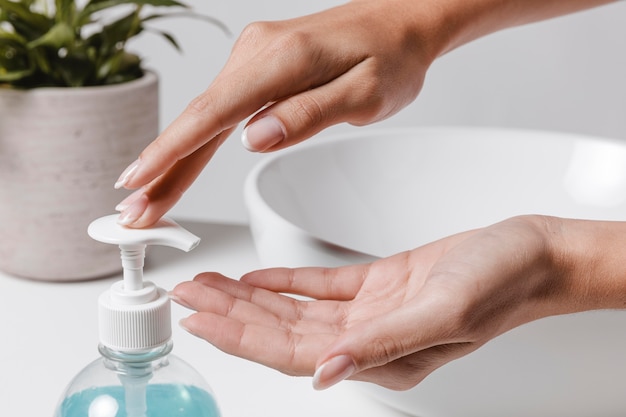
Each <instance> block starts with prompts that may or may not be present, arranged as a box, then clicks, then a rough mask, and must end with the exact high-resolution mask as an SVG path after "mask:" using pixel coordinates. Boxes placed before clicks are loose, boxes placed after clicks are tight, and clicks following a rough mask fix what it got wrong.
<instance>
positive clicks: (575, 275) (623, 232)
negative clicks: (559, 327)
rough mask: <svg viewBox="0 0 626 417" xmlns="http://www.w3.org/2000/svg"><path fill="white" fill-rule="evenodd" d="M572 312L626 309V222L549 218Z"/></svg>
mask: <svg viewBox="0 0 626 417" xmlns="http://www.w3.org/2000/svg"><path fill="white" fill-rule="evenodd" d="M546 222H547V224H550V232H551V233H552V238H551V242H552V246H551V247H552V253H553V259H554V260H555V262H556V270H558V271H560V272H559V273H561V274H563V279H564V282H566V283H567V284H566V285H565V286H564V296H566V297H567V298H568V299H569V302H568V305H569V310H571V311H567V312H577V311H585V310H597V309H619V308H624V307H626V222H613V221H592V220H575V219H559V218H547V220H546Z"/></svg>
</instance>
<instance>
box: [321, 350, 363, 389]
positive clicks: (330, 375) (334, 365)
mask: <svg viewBox="0 0 626 417" xmlns="http://www.w3.org/2000/svg"><path fill="white" fill-rule="evenodd" d="M354 371H356V365H355V364H354V361H353V360H352V358H351V357H350V356H348V355H340V356H335V357H334V358H331V359H329V360H328V361H326V362H324V363H323V364H321V365H320V366H319V367H318V368H317V369H316V370H315V374H314V375H313V388H315V389H316V390H324V389H326V388H329V387H332V386H333V385H335V384H337V383H339V382H341V381H343V380H344V379H346V378H348V377H350V376H351V375H353V374H354Z"/></svg>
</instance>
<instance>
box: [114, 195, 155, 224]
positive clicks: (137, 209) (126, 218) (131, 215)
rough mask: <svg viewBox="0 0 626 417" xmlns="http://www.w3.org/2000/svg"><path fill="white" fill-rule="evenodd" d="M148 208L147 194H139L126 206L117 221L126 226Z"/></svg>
mask: <svg viewBox="0 0 626 417" xmlns="http://www.w3.org/2000/svg"><path fill="white" fill-rule="evenodd" d="M146 208H148V196H147V195H145V194H141V195H140V196H139V197H138V198H137V199H136V200H135V201H133V203H132V204H131V205H130V206H128V207H126V209H125V210H123V211H122V212H121V213H120V216H119V217H118V218H117V223H118V224H121V225H122V226H128V225H129V224H132V223H134V222H136V221H137V219H139V218H140V217H141V215H142V214H143V213H144V211H146Z"/></svg>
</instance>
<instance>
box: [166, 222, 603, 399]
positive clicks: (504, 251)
mask: <svg viewBox="0 0 626 417" xmlns="http://www.w3.org/2000/svg"><path fill="white" fill-rule="evenodd" d="M572 222H573V221H572ZM570 223H571V222H570ZM567 224H569V223H568V222H565V221H564V220H562V219H556V218H549V217H540V216H524V217H516V218H512V219H509V220H506V221H504V222H501V223H498V224H495V225H492V226H490V227H487V228H484V229H479V230H474V231H469V232H465V233H461V234H458V235H454V236H451V237H448V238H445V239H442V240H439V241H436V242H433V243H431V244H428V245H425V246H422V247H420V248H417V249H414V250H411V251H408V252H404V253H400V254H397V255H395V256H392V257H389V258H385V259H381V260H378V261H375V262H373V263H370V264H365V265H353V266H346V267H340V268H334V269H328V268H298V269H284V268H278V269H267V270H260V271H256V272H252V273H249V274H247V275H245V276H243V277H242V278H241V280H239V281H237V280H232V279H229V278H227V277H224V276H222V275H220V274H217V273H204V274H200V275H199V276H197V277H196V278H195V279H194V280H193V281H192V282H185V283H181V284H179V285H178V286H177V287H176V288H175V289H174V290H173V291H172V297H173V299H174V300H176V301H177V302H179V303H181V304H183V305H185V306H187V307H189V308H191V309H193V310H196V311H197V312H196V313H194V314H192V315H191V316H190V317H188V318H186V319H184V320H183V321H182V322H181V325H182V326H183V327H184V328H185V329H187V330H188V331H189V332H191V333H192V334H194V335H197V336H199V337H201V338H204V339H206V340H207V341H208V342H210V343H212V344H213V345H215V346H217V347H218V348H219V349H221V350H223V351H225V352H227V353H230V354H233V355H237V356H240V357H243V358H246V359H249V360H252V361H255V362H259V363H261V364H264V365H266V366H269V367H272V368H275V369H277V370H279V371H281V372H284V373H286V374H289V375H313V374H315V378H314V386H316V387H317V388H319V389H322V388H326V387H328V386H330V385H333V384H335V383H337V382H339V381H341V380H343V379H346V378H350V379H354V380H362V381H369V382H373V383H376V384H379V385H382V386H385V387H388V388H392V389H408V388H410V387H412V386H414V385H416V384H417V383H419V382H420V381H421V380H423V379H424V378H425V377H426V376H427V375H428V374H429V373H430V372H432V371H433V370H435V369H437V368H438V367H440V366H442V365H444V364H445V363H447V362H449V361H451V360H453V359H455V358H459V357H461V356H463V355H466V354H468V353H469V352H472V351H474V350H475V349H477V348H478V347H480V346H482V345H483V344H484V343H486V342H487V341H489V340H490V339H492V338H494V337H496V336H498V335H499V334H501V333H503V332H505V331H507V330H509V329H512V328H514V327H516V326H518V325H520V324H522V323H526V322H529V321H532V320H535V319H537V318H540V317H545V316H549V315H554V314H562V313H568V312H573V311H579V310H582V309H585V308H590V307H597V306H596V305H591V304H590V303H591V302H590V301H589V300H587V301H584V302H583V301H581V300H582V298H581V297H577V296H575V294H585V295H587V296H589V297H590V296H591V294H593V291H591V290H590V289H589V288H587V287H586V285H587V284H586V283H587V282H588V280H583V279H579V278H576V277H577V276H578V275H577V273H576V270H577V269H576V268H574V267H573V266H572V265H573V264H574V263H572V264H570V262H569V261H568V259H570V257H569V256H565V255H564V253H565V252H569V251H573V252H577V251H576V250H573V249H572V246H575V245H572V244H569V243H567V244H565V245H563V242H564V241H565V240H564V239H563V235H564V232H563V230H565V229H567V227H565V226H564V225H567ZM607 230H608V229H607ZM585 233H586V232H585ZM582 241H584V240H582ZM562 247H567V248H568V249H567V250H566V251H562V250H561V249H559V248H562ZM555 248H557V249H555ZM586 252H588V251H586V250H581V251H580V253H582V254H584V253H586ZM577 255H579V254H578V253H577ZM583 258H584V259H587V258H586V256H579V257H578V258H577V259H583ZM574 259H576V258H574ZM586 272H589V271H587V270H586ZM598 282H601V280H598ZM287 294H297V295H300V296H304V297H305V298H302V297H291V296H289V295H287ZM597 299H598V300H602V299H603V296H598V297H597Z"/></svg>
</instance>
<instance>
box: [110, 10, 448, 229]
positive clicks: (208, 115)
mask: <svg viewBox="0 0 626 417" xmlns="http://www.w3.org/2000/svg"><path fill="white" fill-rule="evenodd" d="M413 3H414V2H406V1H402V0H400V1H398V0H385V1H380V0H355V1H352V2H350V3H347V4H345V5H342V6H339V7H336V8H333V9H329V10H326V11H323V12H320V13H317V14H313V15H309V16H305V17H300V18H295V19H291V20H285V21H277V22H257V23H253V24H250V25H249V26H248V27H246V28H245V30H244V31H243V32H242V34H241V35H240V37H239V39H238V40H237V41H236V43H235V45H234V47H233V50H232V53H231V56H230V58H229V60H228V61H227V62H226V64H225V66H224V68H223V69H222V71H221V72H220V73H219V74H218V76H217V77H216V78H215V80H214V81H213V82H212V83H211V85H210V86H209V87H208V88H207V89H206V90H205V91H204V92H203V93H202V94H200V95H199V96H198V97H197V98H195V99H194V100H193V101H192V102H191V103H190V104H189V106H188V107H187V108H186V109H185V111H184V112H183V113H182V114H181V115H180V116H179V117H178V118H177V119H176V120H175V121H174V122H173V123H172V124H171V125H170V126H169V127H167V128H166V129H165V130H164V131H163V133H162V134H161V135H160V136H159V137H158V138H156V140H155V141H154V142H153V143H152V144H150V145H149V146H148V147H147V148H146V149H145V150H144V151H143V152H142V153H141V155H140V157H139V158H138V159H137V161H135V162H134V163H133V164H131V165H130V166H129V167H128V168H127V169H126V170H125V172H124V173H122V175H121V176H120V178H119V180H118V182H117V183H116V187H118V188H121V187H125V188H129V189H136V188H139V190H138V191H136V192H135V193H134V194H132V195H131V196H130V197H129V198H127V199H126V200H125V201H123V202H122V203H120V205H119V206H118V207H117V208H118V210H120V211H121V212H122V213H121V215H120V223H122V224H124V225H126V226H130V227H145V226H149V225H150V224H152V223H154V222H155V221H156V220H157V219H158V218H159V217H160V216H161V215H163V214H164V213H165V212H166V211H167V210H168V209H169V208H171V207H172V206H173V205H174V204H175V203H176V201H178V199H179V198H180V197H181V196H182V194H183V193H184V192H185V190H186V189H187V188H188V187H189V186H190V185H191V184H192V183H193V181H194V180H195V179H196V177H197V176H198V175H199V174H200V172H201V170H202V168H203V167H204V166H205V165H206V164H207V163H208V162H209V160H210V159H211V158H212V157H213V155H214V154H215V152H216V151H217V148H218V147H219V145H220V144H221V143H223V141H224V140H225V139H226V137H227V136H228V135H229V134H230V133H231V132H232V130H233V129H234V128H235V127H236V125H237V124H238V123H239V122H241V121H242V120H244V119H246V118H248V117H250V116H252V115H254V116H253V117H252V118H251V120H250V121H249V122H248V125H247V127H246V128H245V130H244V134H243V138H242V140H243V142H244V145H245V146H246V147H247V148H249V149H250V150H253V151H259V152H265V151H273V150H277V149H281V148H284V147H287V146H290V145H293V144H295V143H298V142H300V141H302V140H304V139H307V138H309V137H311V136H312V135H314V134H315V133H317V132H319V131H320V130H322V129H324V128H326V127H328V126H330V125H333V124H337V123H341V122H348V123H352V124H355V125H364V124H368V123H372V122H375V121H378V120H381V119H384V118H386V117H388V116H390V115H392V114H394V113H395V112H397V111H398V110H400V109H401V108H403V107H404V106H406V105H407V104H408V103H409V102H410V101H412V100H413V99H414V98H415V97H416V95H417V94H418V93H419V91H420V89H421V87H422V83H423V79H424V75H425V72H426V70H427V68H428V66H429V65H430V64H431V63H432V61H433V60H434V59H435V57H436V55H437V53H438V52H439V50H438V48H439V49H440V48H442V47H443V46H441V43H442V42H436V41H435V40H436V39H438V36H436V35H439V32H438V31H437V30H435V29H439V30H440V31H442V32H443V28H439V27H438V26H437V25H435V23H434V21H435V20H436V18H437V16H438V15H437V14H436V13H434V12H433V11H432V10H428V7H426V5H427V4H428V3H429V2H417V5H416V4H413ZM419 3H423V4H424V6H420V7H417V6H418V5H419ZM409 5H410V6H411V7H412V8H413V10H411V11H408V10H407V8H408V7H409ZM415 9H419V10H417V11H416V10H415ZM421 9H423V10H421Z"/></svg>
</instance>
